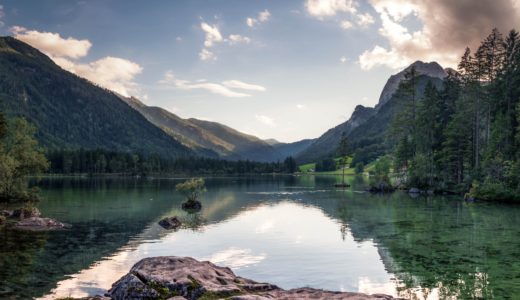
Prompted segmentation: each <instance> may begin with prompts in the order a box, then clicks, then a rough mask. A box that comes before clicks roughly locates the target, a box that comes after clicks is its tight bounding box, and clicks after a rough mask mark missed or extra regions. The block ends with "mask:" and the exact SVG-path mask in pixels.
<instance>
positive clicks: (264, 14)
mask: <svg viewBox="0 0 520 300" xmlns="http://www.w3.org/2000/svg"><path fill="white" fill-rule="evenodd" d="M270 18H271V13H270V12H269V11H268V10H267V9H265V10H263V11H261V12H259V13H258V16H257V17H256V18H253V17H248V18H247V19H246V24H247V26H249V27H255V26H256V25H258V24H259V23H264V22H267V21H269V19H270Z"/></svg>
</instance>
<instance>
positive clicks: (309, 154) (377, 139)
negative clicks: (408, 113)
mask: <svg viewBox="0 0 520 300" xmlns="http://www.w3.org/2000/svg"><path fill="white" fill-rule="evenodd" d="M412 67H415V68H416V71H417V72H418V73H419V74H421V76H420V77H419V83H418V85H417V92H418V94H419V95H422V94H423V93H424V88H425V86H426V83H427V82H428V81H431V82H432V83H434V84H435V85H436V86H438V87H439V86H440V84H441V83H442V79H443V78H445V77H446V76H447V72H446V70H444V69H443V68H442V67H441V66H440V65H439V64H438V63H436V62H430V63H424V62H422V61H416V62H414V63H413V64H411V65H410V66H408V67H406V68H405V69H404V70H402V71H400V72H399V73H397V74H395V75H392V76H391V77H390V78H389V79H388V81H387V82H386V84H385V86H384V88H383V90H382V92H381V96H380V98H379V102H378V104H377V105H376V106H375V108H372V107H364V106H362V105H358V106H357V107H356V109H355V110H354V112H353V113H352V116H351V117H350V119H349V120H348V121H346V122H344V123H342V124H340V125H338V126H336V127H334V128H332V129H330V130H328V131H327V132H325V133H324V134H323V135H321V136H320V137H319V138H317V139H316V140H315V141H314V142H313V143H312V144H311V145H309V147H307V148H306V149H305V150H303V151H302V152H300V153H299V154H298V155H297V156H296V157H297V160H298V161H300V162H313V161H316V160H319V159H322V158H324V157H327V156H331V155H334V152H335V151H336V149H337V147H338V143H339V141H340V138H341V135H342V133H343V132H344V133H345V134H346V135H347V138H348V140H349V143H350V146H351V148H353V149H357V150H358V151H361V152H364V154H365V155H370V156H371V157H374V156H377V155H380V154H383V153H384V151H385V147H386V146H385V143H384V134H385V133H386V130H387V129H388V127H389V125H390V122H391V121H392V118H393V116H394V115H395V113H396V112H397V110H398V109H399V107H398V102H399V99H398V97H397V95H396V94H395V92H396V91H397V88H398V86H399V83H400V82H401V80H403V79H404V74H405V72H406V71H407V70H409V69H410V68H412Z"/></svg>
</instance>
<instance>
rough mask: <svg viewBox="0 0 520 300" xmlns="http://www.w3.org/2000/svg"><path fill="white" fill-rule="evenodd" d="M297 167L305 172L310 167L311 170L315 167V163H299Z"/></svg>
mask: <svg viewBox="0 0 520 300" xmlns="http://www.w3.org/2000/svg"><path fill="white" fill-rule="evenodd" d="M298 168H299V169H300V172H304V173H307V172H309V170H310V169H312V170H314V169H316V163H310V164H305V165H301V166H299V167H298Z"/></svg>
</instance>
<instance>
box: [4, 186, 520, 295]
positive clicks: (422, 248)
mask: <svg viewBox="0 0 520 300" xmlns="http://www.w3.org/2000/svg"><path fill="white" fill-rule="evenodd" d="M336 180H337V179H336V178H334V177H325V176H324V177H314V176H302V177H292V176H287V177H254V178H213V179H207V180H206V182H207V188H208V192H207V193H206V194H204V195H203V197H202V199H201V200H202V202H203V210H202V211H201V212H200V213H197V214H187V213H185V212H183V211H182V210H180V206H181V203H182V201H183V199H182V197H181V196H180V195H178V194H177V193H175V191H174V186H175V184H176V183H178V182H179V180H174V179H155V180H133V179H47V180H43V181H40V182H39V183H38V185H39V186H40V187H41V189H42V194H43V196H44V198H45V200H43V201H42V202H40V203H39V204H38V207H39V208H40V210H41V211H42V213H43V214H44V215H45V216H48V217H52V218H56V219H58V220H60V221H62V222H66V223H68V224H70V225H71V228H70V229H67V230H61V231H53V232H20V231H14V230H11V229H9V228H4V229H0V243H1V244H0V298H2V299H28V298H43V299H53V298H55V297H64V296H74V297H81V296H87V295H96V294H103V293H104V292H105V291H106V290H107V289H108V288H109V287H110V285H111V284H112V283H113V282H114V281H116V280H117V279H119V278H120V277H121V276H122V275H124V274H125V273H126V272H127V271H128V270H129V269H130V267H131V266H132V265H133V264H134V263H135V262H137V261H138V260H140V259H142V258H144V257H150V256H159V255H177V256H192V257H195V258H197V259H201V260H210V261H212V262H214V263H216V264H219V265H224V266H229V267H231V268H232V269H233V271H235V273H236V274H238V275H240V276H243V277H247V278H251V279H254V280H257V281H268V282H271V283H274V284H277V285H279V286H280V287H283V288H296V287H302V286H310V287H316V288H324V289H330V290H341V291H359V292H365V293H386V294H391V295H395V296H401V297H404V298H407V299H451V298H453V299H473V298H482V299H504V298H510V299H515V298H518V297H520V218H519V216H520V207H519V206H509V205H502V204H491V203H465V202H463V201H460V200H459V199H457V198H448V197H438V196H437V197H418V198H411V197H410V196H408V195H406V194H402V193H394V194H392V195H387V196H381V195H370V194H367V193H363V192H362V190H363V183H362V179H359V178H357V179H356V178H349V180H350V181H351V182H352V183H353V188H349V189H345V190H337V189H334V188H331V186H332V185H333V183H334V182H335V181H336ZM173 215H177V216H180V217H181V218H182V219H183V220H184V222H185V224H186V226H185V228H182V229H180V230H178V231H168V230H164V229H162V228H161V227H160V226H158V225H157V221H159V220H160V219H161V218H163V217H165V216H173Z"/></svg>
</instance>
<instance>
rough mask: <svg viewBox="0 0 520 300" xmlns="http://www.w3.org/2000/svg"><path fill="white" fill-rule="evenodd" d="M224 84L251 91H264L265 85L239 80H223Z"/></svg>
mask: <svg viewBox="0 0 520 300" xmlns="http://www.w3.org/2000/svg"><path fill="white" fill-rule="evenodd" d="M222 84H223V85H225V86H227V87H229V88H235V89H241V90H251V91H260V92H264V91H265V87H263V86H260V85H256V84H249V83H245V82H242V81H239V80H227V81H224V82H222Z"/></svg>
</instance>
